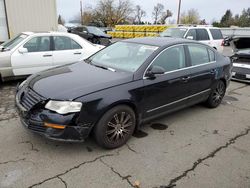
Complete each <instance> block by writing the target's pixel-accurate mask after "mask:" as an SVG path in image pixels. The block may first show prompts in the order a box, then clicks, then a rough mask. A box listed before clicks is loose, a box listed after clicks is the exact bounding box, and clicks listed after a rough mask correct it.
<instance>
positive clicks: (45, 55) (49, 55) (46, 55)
mask: <svg viewBox="0 0 250 188" xmlns="http://www.w3.org/2000/svg"><path fill="white" fill-rule="evenodd" d="M51 56H52V55H51V54H44V55H43V57H51Z"/></svg>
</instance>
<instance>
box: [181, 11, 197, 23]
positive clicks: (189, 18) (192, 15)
mask: <svg viewBox="0 0 250 188" xmlns="http://www.w3.org/2000/svg"><path fill="white" fill-rule="evenodd" d="M199 22H200V15H199V12H198V10H196V9H190V10H188V12H187V13H186V12H183V13H182V14H181V23H182V24H199Z"/></svg>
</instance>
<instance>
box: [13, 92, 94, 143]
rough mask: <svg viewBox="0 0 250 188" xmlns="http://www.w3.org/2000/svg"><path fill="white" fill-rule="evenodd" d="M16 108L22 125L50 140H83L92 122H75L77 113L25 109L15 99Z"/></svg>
mask: <svg viewBox="0 0 250 188" xmlns="http://www.w3.org/2000/svg"><path fill="white" fill-rule="evenodd" d="M15 103H16V108H17V111H18V114H19V117H20V120H21V123H22V125H23V126H24V127H25V128H27V129H29V130H30V131H32V132H35V133H38V134H40V135H43V136H45V137H46V138H48V139H51V140H57V141H68V142H83V141H84V140H85V139H86V138H87V137H88V135H89V133H90V131H91V128H92V124H90V123H88V124H86V123H85V124H81V123H80V122H79V123H75V122H77V120H76V119H77V116H79V114H77V113H71V114H67V115H60V114H57V113H54V112H51V111H49V110H46V109H32V110H30V111H27V110H26V109H25V108H24V107H23V106H22V105H21V104H20V102H19V100H18V97H16V100H15ZM46 123H49V124H54V125H61V126H63V127H64V128H63V129H62V128H60V129H58V128H52V127H48V126H46Z"/></svg>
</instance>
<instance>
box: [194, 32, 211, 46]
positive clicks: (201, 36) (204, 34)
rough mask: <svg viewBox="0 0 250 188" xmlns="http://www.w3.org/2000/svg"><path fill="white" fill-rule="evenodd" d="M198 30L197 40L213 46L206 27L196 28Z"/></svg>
mask: <svg viewBox="0 0 250 188" xmlns="http://www.w3.org/2000/svg"><path fill="white" fill-rule="evenodd" d="M195 30H196V40H198V41H199V42H202V43H204V44H207V45H209V46H211V41H210V40H212V39H210V37H209V34H208V32H207V30H206V29H195Z"/></svg>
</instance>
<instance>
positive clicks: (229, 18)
mask: <svg viewBox="0 0 250 188" xmlns="http://www.w3.org/2000/svg"><path fill="white" fill-rule="evenodd" d="M231 25H234V19H233V13H232V12H231V10H229V9H228V10H227V11H226V13H225V14H224V15H223V16H222V18H221V21H220V26H221V27H230V26H231Z"/></svg>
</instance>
